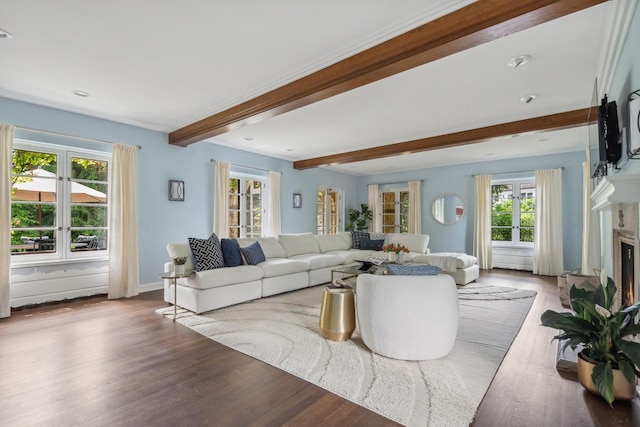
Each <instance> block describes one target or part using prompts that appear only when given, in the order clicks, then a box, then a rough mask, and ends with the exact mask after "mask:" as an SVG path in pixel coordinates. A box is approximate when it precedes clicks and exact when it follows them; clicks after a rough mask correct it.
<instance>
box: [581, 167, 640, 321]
mask: <svg viewBox="0 0 640 427" xmlns="http://www.w3.org/2000/svg"><path fill="white" fill-rule="evenodd" d="M591 199H592V202H593V210H594V211H597V212H598V213H599V221H598V222H599V228H600V239H599V240H600V243H601V251H600V255H601V268H603V269H605V270H606V272H607V274H608V275H609V276H611V277H612V278H613V280H614V282H615V283H616V287H617V288H618V292H617V294H616V299H617V300H616V303H615V304H614V307H613V308H614V309H615V310H617V309H619V308H620V307H621V306H622V305H627V306H629V305H632V304H634V303H635V302H637V301H638V300H639V299H640V277H639V276H636V275H635V272H636V271H640V240H639V239H640V227H639V225H640V217H639V213H640V174H633V175H631V174H630V175H620V174H619V175H613V176H606V177H604V178H603V179H602V181H600V183H599V184H598V186H597V187H596V189H595V190H594V191H593V193H592V194H591Z"/></svg>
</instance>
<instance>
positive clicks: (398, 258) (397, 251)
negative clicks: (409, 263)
mask: <svg viewBox="0 0 640 427" xmlns="http://www.w3.org/2000/svg"><path fill="white" fill-rule="evenodd" d="M382 250H383V251H384V252H389V262H391V263H394V262H398V264H404V254H408V253H409V249H408V248H407V247H406V246H404V245H401V244H399V243H398V244H396V243H389V244H388V245H384V246H382Z"/></svg>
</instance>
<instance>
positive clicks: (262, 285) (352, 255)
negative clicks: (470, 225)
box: [164, 232, 429, 313]
mask: <svg viewBox="0 0 640 427" xmlns="http://www.w3.org/2000/svg"><path fill="white" fill-rule="evenodd" d="M237 241H238V243H239V245H240V247H242V248H246V247H248V246H249V245H251V244H253V243H255V242H256V241H257V242H258V243H259V245H260V248H261V249H262V252H263V253H264V256H265V260H264V261H263V262H260V263H258V264H257V265H240V266H237V267H223V268H215V269H213V270H206V271H199V272H197V273H195V274H194V275H192V276H190V277H188V278H184V279H178V280H177V300H178V305H179V306H180V307H183V308H186V309H188V310H190V311H193V312H196V313H202V312H205V311H210V310H215V309H217V308H221V307H226V306H229V305H233V304H238V303H241V302H245V301H250V300H252V299H258V298H261V297H267V296H270V295H275V294H279V293H283V292H289V291H293V290H296V289H302V288H305V287H308V286H315V285H319V284H322V283H328V282H330V281H331V270H334V269H336V268H338V267H340V266H347V265H352V264H355V261H356V260H362V259H364V258H366V257H367V256H368V255H371V254H374V255H378V256H385V255H386V253H385V252H380V251H372V250H361V249H354V248H353V247H352V246H353V245H352V241H351V233H348V232H344V233H339V234H333V235H314V234H312V233H301V234H281V235H279V236H278V237H277V238H276V237H260V238H257V239H251V238H243V239H237ZM385 241H386V242H387V243H391V242H393V243H399V244H401V245H404V246H406V247H407V248H408V249H409V250H410V253H409V260H410V261H412V260H413V259H417V260H419V259H420V256H425V255H427V254H429V248H428V246H429V235H428V234H388V235H386V236H385ZM167 251H168V252H169V256H170V257H171V258H174V257H176V256H187V257H188V260H187V264H186V269H187V270H192V269H193V268H194V263H193V258H192V255H191V250H190V247H189V244H188V243H187V242H186V241H185V242H179V243H169V244H168V245H167ZM164 267H165V268H164V271H173V263H171V262H167V263H165V266H164ZM173 295H174V292H173V281H172V280H165V283H164V299H165V301H167V302H169V303H172V304H173V303H174V301H173Z"/></svg>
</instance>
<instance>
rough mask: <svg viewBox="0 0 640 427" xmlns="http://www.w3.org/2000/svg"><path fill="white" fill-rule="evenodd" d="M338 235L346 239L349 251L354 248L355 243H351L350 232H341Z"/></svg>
mask: <svg viewBox="0 0 640 427" xmlns="http://www.w3.org/2000/svg"><path fill="white" fill-rule="evenodd" d="M337 235H338V236H340V237H342V238H343V239H344V241H345V243H346V244H347V249H351V248H352V247H353V243H352V242H351V232H350V231H339V232H338V233H337Z"/></svg>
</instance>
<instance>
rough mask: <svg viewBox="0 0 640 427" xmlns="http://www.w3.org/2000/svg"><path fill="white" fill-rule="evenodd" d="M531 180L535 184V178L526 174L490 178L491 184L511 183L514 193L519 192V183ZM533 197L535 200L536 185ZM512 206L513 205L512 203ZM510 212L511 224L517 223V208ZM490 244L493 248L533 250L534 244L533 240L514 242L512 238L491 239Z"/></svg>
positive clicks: (518, 213)
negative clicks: (514, 176)
mask: <svg viewBox="0 0 640 427" xmlns="http://www.w3.org/2000/svg"><path fill="white" fill-rule="evenodd" d="M530 182H533V183H534V185H535V182H536V179H535V177H533V176H526V177H520V178H511V179H492V180H491V185H492V186H494V185H501V184H513V185H514V188H513V190H512V191H513V193H514V194H515V193H516V191H517V192H518V194H520V185H521V184H523V183H530ZM534 198H536V200H537V187H536V191H534ZM519 203H520V202H519V201H518V205H519ZM512 206H513V205H512ZM512 212H513V217H512V220H511V221H512V224H514V223H519V221H520V210H519V209H518V210H517V211H516V209H514V208H512ZM491 246H492V247H494V248H520V249H532V250H533V246H534V242H521V241H518V242H514V241H513V238H512V240H511V242H499V241H491Z"/></svg>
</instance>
